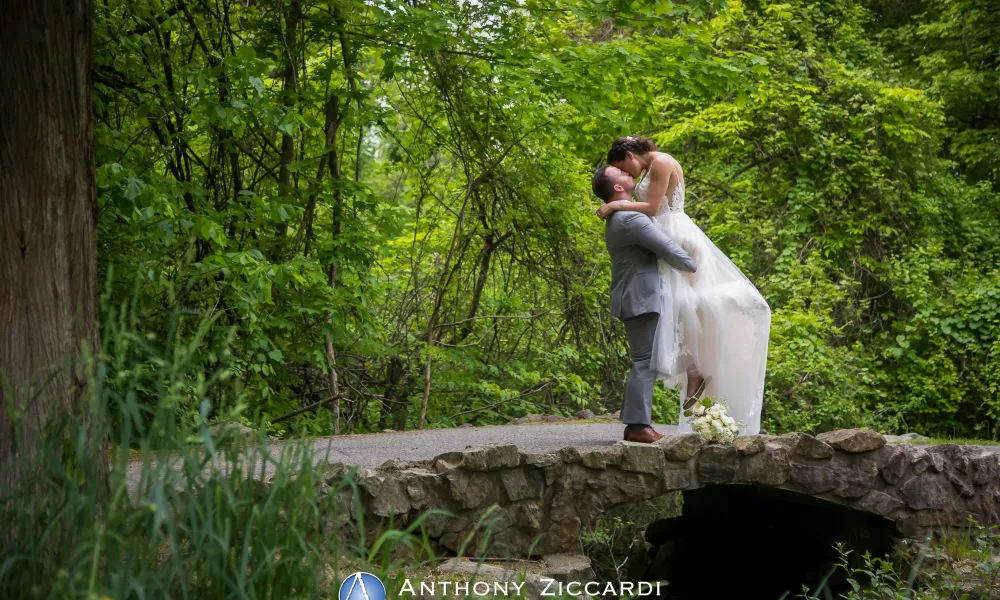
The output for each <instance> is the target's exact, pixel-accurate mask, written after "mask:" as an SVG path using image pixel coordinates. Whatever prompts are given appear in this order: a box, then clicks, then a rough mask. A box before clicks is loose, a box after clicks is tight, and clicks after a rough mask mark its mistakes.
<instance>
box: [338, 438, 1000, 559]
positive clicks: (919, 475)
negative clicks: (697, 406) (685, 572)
mask: <svg viewBox="0 0 1000 600" xmlns="http://www.w3.org/2000/svg"><path fill="white" fill-rule="evenodd" d="M498 429H499V428H498ZM369 437H372V436H369ZM352 469H353V467H352V466H351V465H347V464H332V465H330V467H329V470H328V471H327V477H326V483H324V484H323V485H324V486H325V487H326V489H327V490H331V488H330V486H331V485H335V484H336V483H337V482H338V481H341V480H342V478H343V475H345V474H346V473H348V472H349V471H351V470H352ZM354 477H355V481H356V482H357V483H358V488H359V490H360V498H361V500H362V503H363V505H364V511H365V513H366V514H367V516H368V522H369V523H371V522H372V521H375V522H378V521H380V520H383V519H391V520H392V522H393V524H394V526H395V527H401V526H404V525H405V524H407V523H411V522H413V520H414V519H416V518H417V517H418V516H419V515H421V514H423V513H424V512H426V511H427V510H429V509H442V510H445V511H448V512H449V513H451V514H452V515H454V516H444V515H433V516H431V517H429V518H427V519H426V521H424V523H423V528H424V531H425V532H426V533H427V534H428V536H429V537H430V538H432V539H434V540H436V541H437V542H438V543H439V544H440V545H441V546H443V547H444V548H445V549H447V550H449V551H452V552H464V553H465V554H466V555H468V554H470V553H471V554H475V553H476V552H477V550H476V548H479V546H480V545H481V544H482V543H483V542H484V541H485V542H486V544H485V545H484V546H485V550H483V549H482V548H480V550H479V551H481V552H482V551H485V553H486V555H488V556H494V557H526V556H529V555H531V556H544V555H550V554H563V553H571V554H572V553H580V552H581V551H582V543H581V534H582V533H583V532H584V531H585V530H586V529H587V528H588V527H589V526H591V525H592V524H593V523H594V522H595V521H597V520H599V519H602V518H606V517H608V516H609V515H618V516H619V517H621V518H623V519H625V520H631V521H634V522H635V523H636V525H637V528H638V530H639V531H640V532H641V531H645V540H646V542H647V543H646V544H639V545H638V546H642V547H638V546H636V545H633V548H632V550H631V551H630V552H631V554H632V555H633V556H632V557H631V559H630V560H631V562H632V566H630V567H629V569H630V573H632V574H633V577H634V578H640V577H641V576H642V575H643V574H648V570H649V569H650V568H651V566H652V568H654V570H655V569H656V568H657V567H656V565H655V564H654V563H656V562H657V561H659V563H660V567H663V566H664V565H665V564H666V563H668V562H673V563H674V564H675V565H676V564H677V561H676V560H672V561H671V560H670V556H669V555H670V552H669V551H668V550H667V548H668V546H670V543H669V542H670V540H671V539H674V538H677V537H678V536H681V535H682V532H683V531H684V530H687V531H688V532H689V533H690V532H691V531H692V530H693V531H695V532H700V533H698V535H697V536H696V537H711V536H723V539H725V537H726V536H727V535H731V536H734V537H736V538H744V537H749V538H750V539H754V538H761V537H768V536H773V535H777V533H776V532H778V531H779V530H781V528H782V527H784V528H785V529H784V531H785V534H790V535H792V536H793V537H794V535H795V534H796V533H797V534H798V535H799V537H800V539H799V542H801V541H802V540H806V539H810V538H813V537H817V536H818V538H817V539H820V540H821V541H822V543H825V544H830V545H832V542H833V541H837V539H838V538H837V536H845V535H848V534H850V532H851V531H854V532H855V534H856V533H857V532H861V535H862V536H868V538H869V539H872V538H873V537H877V536H876V535H875V534H873V533H872V532H873V531H880V532H881V534H880V535H884V539H886V540H888V539H894V540H898V539H899V538H910V539H921V538H923V537H924V536H926V535H928V534H931V533H933V532H935V531H949V530H954V529H962V528H967V527H968V526H969V524H970V517H971V518H973V519H975V520H976V521H978V522H979V523H981V524H990V525H992V524H997V523H1000V519H998V506H1000V455H997V454H994V453H993V451H992V450H989V449H984V448H980V447H970V446H958V445H953V444H948V445H937V446H915V445H909V444H899V445H887V444H886V440H885V438H884V437H883V436H881V435H879V434H877V433H874V432H871V431H867V430H861V429H855V430H843V431H835V432H831V433H826V434H821V435H819V436H816V437H814V436H812V435H808V434H803V433H791V434H786V435H783V436H780V437H766V436H750V437H744V438H739V439H737V441H736V443H735V444H733V445H729V444H724V445H719V444H706V443H705V442H704V440H703V439H702V438H701V437H700V436H698V435H697V434H684V435H670V436H667V437H665V438H664V439H663V440H661V441H659V442H657V443H655V444H651V445H644V444H636V443H629V442H617V443H614V444H611V443H608V444H607V445H603V446H589V447H583V448H576V447H573V446H567V447H564V448H561V449H558V450H547V451H542V452H533V451H519V449H518V446H517V445H514V444H493V445H488V446H481V447H468V448H466V449H464V450H462V451H455V452H445V453H442V454H440V455H438V456H436V457H434V458H432V459H425V460H416V461H406V460H389V461H386V462H384V463H383V464H381V465H379V466H377V467H360V468H358V470H357V471H356V473H355V474H354ZM336 493H337V494H338V495H339V497H338V502H339V503H342V504H343V508H344V509H345V510H341V511H338V512H340V513H341V514H342V515H347V514H350V513H351V510H353V508H355V507H352V506H350V505H351V504H352V503H353V500H352V498H353V496H352V492H351V491H350V490H349V489H343V488H342V489H340V490H339V491H337V492H336ZM682 502H683V511H682V510H681V509H680V504H681V503H682ZM750 506H756V507H757V508H756V509H755V511H750V512H747V510H749V507H750ZM762 507H763V508H762ZM348 509H351V510H348ZM734 511H735V512H734ZM741 511H742V512H741ZM802 511H806V512H802ZM682 513H683V514H682ZM726 515H728V516H730V517H732V518H731V519H729V520H726V519H725V518H724V517H725V516H726ZM343 518H345V519H346V516H345V517H343ZM699 518H700V519H702V522H701V524H700V525H698V524H696V523H690V522H689V523H688V525H686V526H685V524H684V522H685V519H687V520H688V521H690V520H691V519H699ZM639 521H642V522H641V523H640V522H639ZM484 523H487V524H489V528H488V529H489V535H488V536H487V535H486V534H485V533H484V530H483V524H484ZM761 524H763V525H765V527H764V529H760V528H759V527H758V528H756V529H755V528H754V526H755V525H756V526H760V525H761ZM775 528H777V529H775ZM822 531H825V533H819V532H822ZM702 534H704V535H702ZM851 535H854V534H851ZM689 537H690V536H689ZM470 539H471V540H472V541H471V544H468V543H467V542H468V540H470ZM799 542H796V543H799ZM710 548H711V546H708V547H707V548H705V549H702V551H710ZM793 555H794V552H793Z"/></svg>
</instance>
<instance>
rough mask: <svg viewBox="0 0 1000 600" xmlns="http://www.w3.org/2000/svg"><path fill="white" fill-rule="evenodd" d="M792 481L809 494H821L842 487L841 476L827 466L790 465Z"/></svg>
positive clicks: (838, 472)
mask: <svg viewBox="0 0 1000 600" xmlns="http://www.w3.org/2000/svg"><path fill="white" fill-rule="evenodd" d="M791 479H792V481H793V482H794V483H795V484H796V485H798V486H799V487H801V488H802V489H803V490H805V491H806V492H807V493H809V494H822V493H824V492H829V491H831V490H835V489H837V488H838V487H841V486H842V485H843V479H844V478H843V474H842V473H841V472H840V471H838V470H837V469H834V468H832V467H829V466H816V465H804V464H801V463H792V472H791Z"/></svg>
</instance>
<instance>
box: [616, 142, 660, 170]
mask: <svg viewBox="0 0 1000 600" xmlns="http://www.w3.org/2000/svg"><path fill="white" fill-rule="evenodd" d="M655 150H656V144H655V143H653V140H651V139H649V138H644V137H632V136H629V137H620V138H615V141H614V143H613V144H611V150H608V160H607V162H608V164H610V163H614V162H618V161H620V160H625V153H626V152H631V153H632V154H646V153H647V152H653V151H655Z"/></svg>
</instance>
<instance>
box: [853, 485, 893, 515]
mask: <svg viewBox="0 0 1000 600" xmlns="http://www.w3.org/2000/svg"><path fill="white" fill-rule="evenodd" d="M855 506H856V507H857V508H860V509H861V510H864V511H867V512H870V513H874V514H876V515H880V516H883V517H885V516H888V515H890V514H892V513H894V512H896V511H897V510H899V509H901V508H903V501H902V500H900V499H899V498H896V497H895V496H890V495H889V494H886V493H885V492H880V491H878V490H871V491H870V492H868V493H867V494H866V495H865V496H864V497H863V498H861V499H860V500H858V503H857V504H855Z"/></svg>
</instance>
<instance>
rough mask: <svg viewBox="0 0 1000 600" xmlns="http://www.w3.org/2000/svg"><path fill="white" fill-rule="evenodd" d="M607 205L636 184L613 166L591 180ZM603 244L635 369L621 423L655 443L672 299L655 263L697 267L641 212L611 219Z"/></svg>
mask: <svg viewBox="0 0 1000 600" xmlns="http://www.w3.org/2000/svg"><path fill="white" fill-rule="evenodd" d="M590 186H591V189H593V191H594V194H595V195H596V196H597V197H598V198H600V199H601V200H603V201H604V203H605V204H606V203H608V202H615V201H617V200H624V201H626V202H628V201H630V200H631V198H632V190H633V189H634V188H635V181H633V180H632V176H631V175H629V174H628V173H626V172H624V171H622V170H621V169H618V168H615V167H603V168H601V169H598V171H597V173H595V174H594V178H593V179H592V180H591V182H590ZM604 243H605V244H606V245H607V247H608V253H609V254H611V316H613V317H615V318H618V319H621V320H622V322H623V323H624V324H625V336H626V339H627V340H628V347H629V354H630V358H631V360H632V370H631V371H630V372H629V376H628V383H627V384H625V399H624V400H623V402H622V421H623V422H624V423H625V440H626V441H628V442H644V443H647V444H648V443H651V442H655V441H656V440H658V439H660V438H662V437H663V436H662V435H661V434H659V433H657V432H656V431H655V430H654V429H653V427H652V425H651V424H652V422H653V417H652V412H653V385H654V384H655V383H656V372H655V371H653V370H652V369H651V368H650V364H649V359H650V356H651V354H652V352H653V339H654V336H655V335H656V326H657V323H658V322H659V320H660V310H661V307H664V308H665V307H667V306H668V305H667V301H668V300H669V299H668V298H666V297H665V296H664V292H663V288H662V287H661V285H660V269H659V266H658V263H657V260H658V259H660V260H665V261H666V262H667V264H669V265H670V266H671V267H673V268H675V269H678V270H681V271H688V272H690V273H694V272H695V271H696V270H697V266H696V265H695V263H694V261H693V260H691V257H690V256H688V255H687V253H686V252H684V250H682V249H681V247H680V246H678V245H677V244H676V243H674V241H673V240H671V239H670V238H669V237H667V236H666V234H664V233H663V232H662V231H661V230H660V228H659V227H656V226H655V225H654V224H653V221H652V220H651V219H650V218H649V217H647V216H646V215H644V214H642V213H640V212H634V211H624V210H619V211H615V212H612V213H611V214H610V215H609V216H608V221H607V224H606V226H605V228H604Z"/></svg>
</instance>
